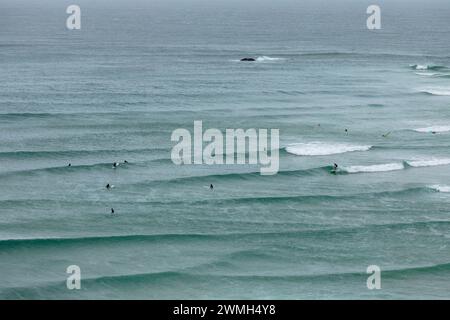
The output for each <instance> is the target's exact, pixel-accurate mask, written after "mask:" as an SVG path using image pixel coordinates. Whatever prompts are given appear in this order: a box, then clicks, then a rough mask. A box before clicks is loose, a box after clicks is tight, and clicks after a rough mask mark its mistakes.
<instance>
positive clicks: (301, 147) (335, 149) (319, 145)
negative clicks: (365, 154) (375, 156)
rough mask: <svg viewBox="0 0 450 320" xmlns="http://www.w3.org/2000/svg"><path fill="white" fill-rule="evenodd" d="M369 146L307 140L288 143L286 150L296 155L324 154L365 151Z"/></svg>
mask: <svg viewBox="0 0 450 320" xmlns="http://www.w3.org/2000/svg"><path fill="white" fill-rule="evenodd" d="M371 147H372V146H362V145H361V146H360V145H350V144H344V143H325V142H308V143H295V144H291V145H288V146H287V147H286V151H287V152H289V153H291V154H295V155H297V156H326V155H331V154H339V153H345V152H352V151H367V150H369V149H370V148H371Z"/></svg>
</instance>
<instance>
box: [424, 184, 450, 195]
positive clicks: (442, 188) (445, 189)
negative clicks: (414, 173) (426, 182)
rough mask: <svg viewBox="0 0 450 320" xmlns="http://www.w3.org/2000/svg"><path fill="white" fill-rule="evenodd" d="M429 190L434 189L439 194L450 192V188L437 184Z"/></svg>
mask: <svg viewBox="0 0 450 320" xmlns="http://www.w3.org/2000/svg"><path fill="white" fill-rule="evenodd" d="M428 188H430V189H433V190H435V191H437V192H444V193H448V192H450V186H442V185H438V184H435V185H432V186H429V187H428Z"/></svg>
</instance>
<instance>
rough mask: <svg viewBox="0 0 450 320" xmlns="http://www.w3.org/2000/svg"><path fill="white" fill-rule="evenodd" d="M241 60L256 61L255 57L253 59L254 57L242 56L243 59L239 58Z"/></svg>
mask: <svg viewBox="0 0 450 320" xmlns="http://www.w3.org/2000/svg"><path fill="white" fill-rule="evenodd" d="M241 61H251V62H254V61H256V59H254V58H243V59H241Z"/></svg>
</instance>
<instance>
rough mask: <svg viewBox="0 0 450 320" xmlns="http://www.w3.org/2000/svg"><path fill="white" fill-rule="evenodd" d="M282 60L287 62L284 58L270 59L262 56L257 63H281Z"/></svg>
mask: <svg viewBox="0 0 450 320" xmlns="http://www.w3.org/2000/svg"><path fill="white" fill-rule="evenodd" d="M281 60H285V59H284V58H273V57H268V56H260V57H258V58H256V61H257V62H268V61H281Z"/></svg>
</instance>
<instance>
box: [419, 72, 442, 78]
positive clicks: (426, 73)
mask: <svg viewBox="0 0 450 320" xmlns="http://www.w3.org/2000/svg"><path fill="white" fill-rule="evenodd" d="M416 74H417V75H418V76H423V77H434V76H437V75H439V73H429V72H416Z"/></svg>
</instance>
